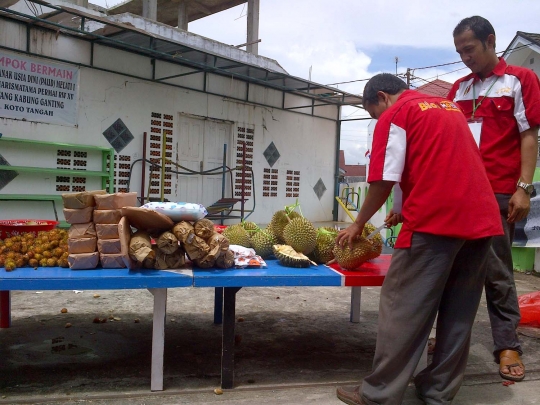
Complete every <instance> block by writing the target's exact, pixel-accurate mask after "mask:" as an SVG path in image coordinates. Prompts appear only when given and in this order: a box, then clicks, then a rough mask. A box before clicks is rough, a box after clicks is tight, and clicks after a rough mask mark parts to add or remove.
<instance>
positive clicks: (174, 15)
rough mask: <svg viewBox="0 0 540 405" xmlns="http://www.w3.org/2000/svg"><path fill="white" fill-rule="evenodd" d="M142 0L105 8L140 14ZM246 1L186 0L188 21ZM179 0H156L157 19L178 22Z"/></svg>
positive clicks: (174, 24)
mask: <svg viewBox="0 0 540 405" xmlns="http://www.w3.org/2000/svg"><path fill="white" fill-rule="evenodd" d="M143 1H144V0H128V1H124V2H123V3H120V4H118V5H116V6H113V7H110V8H109V9H107V13H108V14H110V15H112V14H121V13H131V14H136V15H142V13H143ZM243 3H247V1H246V0H197V1H187V2H186V7H187V14H188V22H192V21H195V20H198V19H200V18H203V17H207V16H209V15H212V14H215V13H219V12H220V11H224V10H227V9H229V8H232V7H236V6H238V5H240V4H243ZM178 4H179V1H171V0H157V21H159V22H161V23H163V24H167V25H172V26H173V27H175V26H176V25H177V23H178Z"/></svg>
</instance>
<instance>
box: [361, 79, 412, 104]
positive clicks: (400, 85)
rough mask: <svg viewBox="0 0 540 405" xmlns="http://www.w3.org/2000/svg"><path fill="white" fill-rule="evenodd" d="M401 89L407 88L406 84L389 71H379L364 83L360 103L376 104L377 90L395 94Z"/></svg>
mask: <svg viewBox="0 0 540 405" xmlns="http://www.w3.org/2000/svg"><path fill="white" fill-rule="evenodd" d="M402 90H407V85H406V84H405V82H404V81H403V80H401V79H400V78H399V77H397V76H394V75H393V74H391V73H379V74H378V75H375V76H373V77H372V78H371V79H369V81H368V82H367V83H366V87H364V93H363V95H362V104H363V105H364V106H366V105H367V104H371V105H378V104H379V98H378V97H377V93H378V92H379V91H383V92H385V93H388V94H390V95H395V94H397V93H400V92H401V91H402Z"/></svg>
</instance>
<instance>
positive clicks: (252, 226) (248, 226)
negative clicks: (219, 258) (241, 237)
mask: <svg viewBox="0 0 540 405" xmlns="http://www.w3.org/2000/svg"><path fill="white" fill-rule="evenodd" d="M241 224H242V227H243V228H244V229H245V230H246V232H247V233H248V235H249V236H253V235H254V234H255V232H257V231H258V230H259V227H258V226H257V224H256V223H255V222H250V221H242V222H241Z"/></svg>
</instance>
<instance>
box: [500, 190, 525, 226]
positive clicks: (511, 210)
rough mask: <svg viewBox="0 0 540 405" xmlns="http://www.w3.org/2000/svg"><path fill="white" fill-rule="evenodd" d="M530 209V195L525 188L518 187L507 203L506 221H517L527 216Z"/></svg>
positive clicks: (510, 222)
mask: <svg viewBox="0 0 540 405" xmlns="http://www.w3.org/2000/svg"><path fill="white" fill-rule="evenodd" d="M530 209H531V197H530V196H529V195H528V194H527V193H526V192H525V190H522V189H520V188H518V189H517V190H516V192H515V193H514V195H513V196H512V198H510V202H509V203H508V218H507V219H506V221H507V222H508V223H509V224H514V223H516V222H519V221H521V220H522V219H525V218H527V215H528V214H529V211H530Z"/></svg>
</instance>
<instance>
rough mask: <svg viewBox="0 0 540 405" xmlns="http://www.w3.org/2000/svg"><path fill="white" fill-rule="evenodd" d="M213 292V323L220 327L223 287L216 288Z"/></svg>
mask: <svg viewBox="0 0 540 405" xmlns="http://www.w3.org/2000/svg"><path fill="white" fill-rule="evenodd" d="M214 290H215V291H214V323H215V324H216V325H221V322H223V287H216V288H215V289H214Z"/></svg>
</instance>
